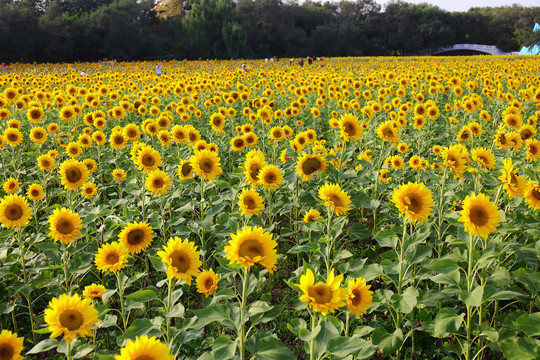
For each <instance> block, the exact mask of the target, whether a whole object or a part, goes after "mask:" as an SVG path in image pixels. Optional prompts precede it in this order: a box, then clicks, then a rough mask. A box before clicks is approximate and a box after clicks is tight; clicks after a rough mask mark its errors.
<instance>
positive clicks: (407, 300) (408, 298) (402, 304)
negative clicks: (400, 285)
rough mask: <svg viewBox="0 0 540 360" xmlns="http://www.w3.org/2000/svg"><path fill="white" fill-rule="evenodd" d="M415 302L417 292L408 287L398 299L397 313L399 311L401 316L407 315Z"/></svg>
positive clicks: (416, 300)
mask: <svg viewBox="0 0 540 360" xmlns="http://www.w3.org/2000/svg"><path fill="white" fill-rule="evenodd" d="M417 302H418V290H417V289H416V288H415V287H412V286H411V287H408V288H407V289H405V291H404V292H403V293H402V294H401V298H400V299H399V311H401V312H402V313H403V314H408V313H410V312H411V311H412V310H413V309H414V307H415V306H416V303H417Z"/></svg>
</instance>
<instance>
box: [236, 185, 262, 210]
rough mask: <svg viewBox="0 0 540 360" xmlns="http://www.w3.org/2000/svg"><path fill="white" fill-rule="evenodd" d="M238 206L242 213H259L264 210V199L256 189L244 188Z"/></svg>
mask: <svg viewBox="0 0 540 360" xmlns="http://www.w3.org/2000/svg"><path fill="white" fill-rule="evenodd" d="M238 206H239V207H240V210H241V211H242V215H250V216H251V215H259V213H260V212H261V211H263V210H264V202H263V199H262V197H261V195H259V193H258V192H257V191H255V190H248V189H243V190H242V193H240V194H239V195H238Z"/></svg>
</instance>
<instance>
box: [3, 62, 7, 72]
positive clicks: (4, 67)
mask: <svg viewBox="0 0 540 360" xmlns="http://www.w3.org/2000/svg"><path fill="white" fill-rule="evenodd" d="M4 70H6V63H5V62H3V63H2V71H4Z"/></svg>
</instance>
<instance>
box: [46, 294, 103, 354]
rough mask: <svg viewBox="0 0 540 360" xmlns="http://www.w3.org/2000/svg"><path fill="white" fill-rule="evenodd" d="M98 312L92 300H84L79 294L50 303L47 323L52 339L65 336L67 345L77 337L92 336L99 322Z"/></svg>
mask: <svg viewBox="0 0 540 360" xmlns="http://www.w3.org/2000/svg"><path fill="white" fill-rule="evenodd" d="M97 315H98V312H97V310H96V309H95V308H94V306H93V305H92V303H91V302H90V299H82V298H81V297H80V296H79V294H75V295H73V296H69V295H67V294H62V295H60V296H59V297H58V298H53V299H52V300H51V301H50V302H49V307H48V308H47V309H45V322H46V323H47V324H48V325H49V328H48V329H49V330H50V331H51V335H50V337H51V338H56V337H58V336H60V335H62V334H64V340H65V341H66V343H68V344H71V342H72V341H73V340H74V339H75V338H76V337H77V336H81V337H86V336H92V330H93V329H94V326H93V325H95V324H96V323H97V322H98V317H97Z"/></svg>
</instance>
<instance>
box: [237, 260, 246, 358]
mask: <svg viewBox="0 0 540 360" xmlns="http://www.w3.org/2000/svg"><path fill="white" fill-rule="evenodd" d="M248 279H249V268H246V269H244V275H243V278H242V303H241V305H240V336H239V339H238V340H239V341H238V348H239V350H240V360H245V359H246V354H245V349H244V343H245V341H246V339H245V335H246V321H245V320H246V313H245V312H246V298H247V283H248Z"/></svg>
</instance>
